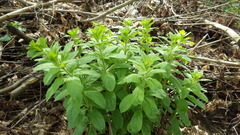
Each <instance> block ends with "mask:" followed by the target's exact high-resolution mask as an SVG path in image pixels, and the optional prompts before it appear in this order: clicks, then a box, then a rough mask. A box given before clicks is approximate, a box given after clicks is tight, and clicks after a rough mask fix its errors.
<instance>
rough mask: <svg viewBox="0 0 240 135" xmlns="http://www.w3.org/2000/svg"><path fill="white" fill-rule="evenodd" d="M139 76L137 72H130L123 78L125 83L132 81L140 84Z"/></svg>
mask: <svg viewBox="0 0 240 135" xmlns="http://www.w3.org/2000/svg"><path fill="white" fill-rule="evenodd" d="M139 78H141V75H139V74H130V75H128V76H126V77H125V78H124V81H125V82H126V83H131V82H134V83H137V84H140V83H141V81H140V79H139Z"/></svg>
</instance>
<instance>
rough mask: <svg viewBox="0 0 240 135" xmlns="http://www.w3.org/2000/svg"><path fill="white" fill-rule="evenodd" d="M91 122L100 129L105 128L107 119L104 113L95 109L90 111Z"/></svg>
mask: <svg viewBox="0 0 240 135" xmlns="http://www.w3.org/2000/svg"><path fill="white" fill-rule="evenodd" d="M88 117H89V119H90V123H91V124H92V125H93V126H94V127H95V128H96V129H97V130H99V131H102V130H104V129H105V120H104V117H103V115H102V114H101V113H100V112H99V111H98V110H95V109H93V110H92V111H90V112H89V113H88Z"/></svg>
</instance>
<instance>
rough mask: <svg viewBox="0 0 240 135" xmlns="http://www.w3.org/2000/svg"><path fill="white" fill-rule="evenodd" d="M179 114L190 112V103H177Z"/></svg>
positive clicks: (181, 100)
mask: <svg viewBox="0 0 240 135" xmlns="http://www.w3.org/2000/svg"><path fill="white" fill-rule="evenodd" d="M176 104H177V111H178V112H188V103H187V101H186V100H185V99H182V98H181V99H179V100H178V101H176Z"/></svg>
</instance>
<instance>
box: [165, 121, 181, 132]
mask: <svg viewBox="0 0 240 135" xmlns="http://www.w3.org/2000/svg"><path fill="white" fill-rule="evenodd" d="M170 123H171V125H169V126H168V127H167V130H168V134H169V135H181V134H182V132H181V130H180V126H179V125H180V122H179V121H178V120H177V119H176V118H173V117H172V118H170Z"/></svg>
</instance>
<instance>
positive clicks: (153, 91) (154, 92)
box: [146, 78, 166, 99]
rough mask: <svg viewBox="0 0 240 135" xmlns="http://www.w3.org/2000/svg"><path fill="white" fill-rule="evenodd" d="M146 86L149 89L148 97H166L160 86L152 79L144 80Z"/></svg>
mask: <svg viewBox="0 0 240 135" xmlns="http://www.w3.org/2000/svg"><path fill="white" fill-rule="evenodd" d="M146 83H147V86H148V87H149V88H150V95H151V96H154V97H157V98H159V99H162V98H163V97H166V92H165V91H164V90H163V88H162V84H161V83H160V82H159V81H158V80H156V79H153V78H148V79H146Z"/></svg>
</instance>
